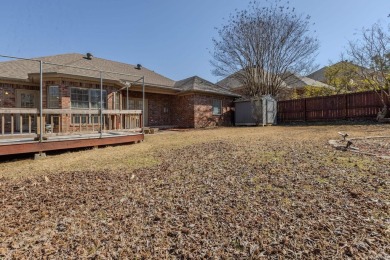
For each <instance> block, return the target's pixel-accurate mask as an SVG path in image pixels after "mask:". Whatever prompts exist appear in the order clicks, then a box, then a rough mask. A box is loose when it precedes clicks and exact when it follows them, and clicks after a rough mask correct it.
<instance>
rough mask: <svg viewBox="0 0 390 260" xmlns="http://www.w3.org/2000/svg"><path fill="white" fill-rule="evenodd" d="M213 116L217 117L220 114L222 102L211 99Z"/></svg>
mask: <svg viewBox="0 0 390 260" xmlns="http://www.w3.org/2000/svg"><path fill="white" fill-rule="evenodd" d="M212 109H213V116H219V115H221V114H222V100H220V99H213V108H212Z"/></svg>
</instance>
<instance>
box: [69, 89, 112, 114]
mask: <svg viewBox="0 0 390 260" xmlns="http://www.w3.org/2000/svg"><path fill="white" fill-rule="evenodd" d="M70 103H71V108H79V109H80V108H81V109H83V108H85V109H99V108H100V89H83V88H71V89H70ZM103 108H107V91H106V90H103Z"/></svg>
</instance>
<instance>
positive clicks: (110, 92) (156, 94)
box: [0, 54, 239, 134]
mask: <svg viewBox="0 0 390 260" xmlns="http://www.w3.org/2000/svg"><path fill="white" fill-rule="evenodd" d="M36 60H42V61H43V62H44V64H43V68H42V69H43V73H42V75H43V80H42V82H43V92H42V100H43V102H42V103H43V104H42V105H43V111H44V114H45V117H44V120H45V125H47V126H48V127H49V128H50V130H52V131H54V132H56V131H57V132H75V131H76V132H77V131H81V130H83V131H85V130H88V131H96V129H97V128H98V126H99V125H100V120H103V124H104V129H108V130H110V129H131V128H134V127H139V128H140V127H142V125H141V124H142V123H141V122H143V120H144V122H145V126H151V127H152V126H171V127H173V126H174V127H185V128H200V127H208V126H217V125H231V122H232V116H233V114H232V110H233V100H234V99H235V98H236V97H238V96H239V95H237V94H235V93H233V92H231V91H229V90H228V89H226V88H223V87H219V86H217V85H215V84H213V83H211V82H209V81H207V80H204V79H202V78H200V77H197V76H194V77H191V78H187V79H184V80H181V81H174V80H171V79H169V78H167V77H164V76H162V75H160V74H158V73H156V72H154V71H151V70H149V69H147V68H144V67H142V66H140V65H137V66H134V65H130V64H124V63H120V62H115V61H110V60H106V59H101V58H96V57H93V56H92V55H87V56H84V55H82V54H63V55H55V56H47V57H41V58H37V59H36ZM58 64H61V65H67V67H65V66H60V65H58ZM83 68H90V69H93V70H85V69H83ZM99 71H102V72H100V73H99ZM39 72H40V67H39V62H36V61H31V60H12V61H6V62H0V128H1V129H0V134H4V133H7V132H10V131H11V132H12V133H13V132H20V133H26V132H28V133H31V132H34V130H35V128H36V127H37V125H39V124H38V123H37V121H39V118H38V117H37V115H38V108H39V100H40V92H39V88H40V73H39ZM110 72H112V73H110ZM131 75H137V76H131ZM140 77H143V79H144V87H145V111H144V113H143V115H141V113H140V111H141V110H142V107H143V104H142V83H141V82H142V81H140ZM101 79H102V85H103V91H101V90H100V84H101V82H100V81H101ZM100 100H102V101H103V104H102V106H103V110H104V111H105V114H104V117H102V119H101V118H100V116H99V108H100V106H101V104H100ZM34 109H35V110H34ZM141 117H144V118H143V119H142V118H141Z"/></svg>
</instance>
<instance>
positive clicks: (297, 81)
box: [217, 74, 331, 90]
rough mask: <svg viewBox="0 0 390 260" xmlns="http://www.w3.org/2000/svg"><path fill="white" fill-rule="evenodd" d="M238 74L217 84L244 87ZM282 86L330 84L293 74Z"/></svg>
mask: <svg viewBox="0 0 390 260" xmlns="http://www.w3.org/2000/svg"><path fill="white" fill-rule="evenodd" d="M235 75H236V74H233V75H231V76H228V77H226V78H224V79H222V80H221V81H219V82H217V85H220V86H222V87H225V88H227V89H230V90H234V89H237V88H241V87H243V85H242V83H241V82H240V81H239V80H238V79H237V78H236V77H235ZM282 86H283V87H285V88H303V87H305V86H314V87H330V88H331V86H329V85H327V84H325V83H323V82H320V81H317V80H314V79H312V78H309V77H303V76H297V75H294V74H291V75H290V76H289V77H288V78H287V79H285V80H284V82H282Z"/></svg>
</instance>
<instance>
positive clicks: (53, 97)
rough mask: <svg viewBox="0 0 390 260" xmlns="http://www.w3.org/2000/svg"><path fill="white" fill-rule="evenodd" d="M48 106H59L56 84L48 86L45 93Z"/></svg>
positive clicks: (58, 89)
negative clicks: (46, 93)
mask: <svg viewBox="0 0 390 260" xmlns="http://www.w3.org/2000/svg"><path fill="white" fill-rule="evenodd" d="M47 107H48V108H60V88H59V87H58V86H49V89H48V95H47Z"/></svg>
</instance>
